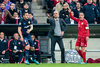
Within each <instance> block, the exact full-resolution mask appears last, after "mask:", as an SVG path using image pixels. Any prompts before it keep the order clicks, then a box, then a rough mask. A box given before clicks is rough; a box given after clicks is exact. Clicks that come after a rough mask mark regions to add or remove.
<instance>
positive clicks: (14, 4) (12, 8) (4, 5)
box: [0, 0, 37, 24]
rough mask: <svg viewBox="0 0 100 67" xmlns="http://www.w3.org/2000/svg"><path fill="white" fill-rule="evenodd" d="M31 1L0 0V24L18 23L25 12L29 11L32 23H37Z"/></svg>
mask: <svg viewBox="0 0 100 67" xmlns="http://www.w3.org/2000/svg"><path fill="white" fill-rule="evenodd" d="M31 3H32V0H0V24H18V23H19V21H20V19H21V18H22V15H23V13H25V12H28V13H29V17H30V18H31V19H32V22H33V24H37V20H36V19H35V18H34V15H33V13H32V10H31Z"/></svg>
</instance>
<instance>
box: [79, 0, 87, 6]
mask: <svg viewBox="0 0 100 67" xmlns="http://www.w3.org/2000/svg"><path fill="white" fill-rule="evenodd" d="M79 2H80V3H81V4H82V6H84V4H85V3H87V0H79Z"/></svg>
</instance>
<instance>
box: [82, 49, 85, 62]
mask: <svg viewBox="0 0 100 67" xmlns="http://www.w3.org/2000/svg"><path fill="white" fill-rule="evenodd" d="M81 50H82V56H83V61H84V62H86V52H85V47H81Z"/></svg>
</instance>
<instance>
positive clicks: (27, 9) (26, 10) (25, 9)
mask: <svg viewBox="0 0 100 67" xmlns="http://www.w3.org/2000/svg"><path fill="white" fill-rule="evenodd" d="M26 12H27V13H30V12H31V10H30V9H29V5H28V3H25V4H24V8H23V9H22V15H23V13H26Z"/></svg>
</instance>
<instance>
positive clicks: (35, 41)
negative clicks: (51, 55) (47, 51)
mask: <svg viewBox="0 0 100 67" xmlns="http://www.w3.org/2000/svg"><path fill="white" fill-rule="evenodd" d="M31 37H32V40H33V42H34V47H35V55H37V59H38V62H39V63H41V55H40V45H39V40H37V39H36V38H35V35H31Z"/></svg>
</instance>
